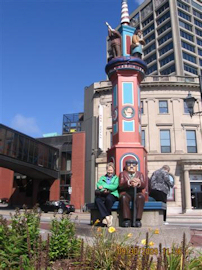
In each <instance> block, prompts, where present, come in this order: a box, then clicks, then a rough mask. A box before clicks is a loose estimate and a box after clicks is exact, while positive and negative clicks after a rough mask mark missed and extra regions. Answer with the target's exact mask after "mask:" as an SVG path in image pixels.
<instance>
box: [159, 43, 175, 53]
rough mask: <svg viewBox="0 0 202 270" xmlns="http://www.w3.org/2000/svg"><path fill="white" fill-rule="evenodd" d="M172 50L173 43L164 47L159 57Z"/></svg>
mask: <svg viewBox="0 0 202 270" xmlns="http://www.w3.org/2000/svg"><path fill="white" fill-rule="evenodd" d="M171 49H173V43H172V42H171V43H169V44H168V45H166V46H165V47H163V48H162V49H160V50H159V55H160V56H161V55H163V54H164V53H166V52H168V51H170V50H171Z"/></svg>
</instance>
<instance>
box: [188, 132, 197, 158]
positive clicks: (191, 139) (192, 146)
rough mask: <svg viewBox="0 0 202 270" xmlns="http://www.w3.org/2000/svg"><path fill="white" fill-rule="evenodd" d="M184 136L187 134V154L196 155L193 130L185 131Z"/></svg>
mask: <svg viewBox="0 0 202 270" xmlns="http://www.w3.org/2000/svg"><path fill="white" fill-rule="evenodd" d="M186 134H187V153H197V147H196V132H195V130H187V131H186Z"/></svg>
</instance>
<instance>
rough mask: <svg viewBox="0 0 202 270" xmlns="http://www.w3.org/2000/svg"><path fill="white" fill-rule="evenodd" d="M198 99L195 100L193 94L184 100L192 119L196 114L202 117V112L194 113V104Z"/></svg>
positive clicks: (189, 94)
mask: <svg viewBox="0 0 202 270" xmlns="http://www.w3.org/2000/svg"><path fill="white" fill-rule="evenodd" d="M196 100H197V99H195V98H194V97H192V95H191V93H190V92H189V93H188V96H187V97H186V98H184V101H185V103H186V105H187V108H188V111H189V114H190V116H191V117H192V116H193V115H195V114H199V115H202V111H200V112H194V104H195V102H196Z"/></svg>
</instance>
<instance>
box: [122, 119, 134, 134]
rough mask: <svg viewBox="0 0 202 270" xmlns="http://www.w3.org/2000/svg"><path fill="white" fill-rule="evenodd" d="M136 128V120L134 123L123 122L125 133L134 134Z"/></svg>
mask: <svg viewBox="0 0 202 270" xmlns="http://www.w3.org/2000/svg"><path fill="white" fill-rule="evenodd" d="M134 130H135V128H134V120H132V121H123V131H125V132H133V131H134Z"/></svg>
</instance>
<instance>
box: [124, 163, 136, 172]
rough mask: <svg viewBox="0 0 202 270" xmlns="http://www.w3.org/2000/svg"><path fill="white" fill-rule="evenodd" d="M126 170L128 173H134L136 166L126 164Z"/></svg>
mask: <svg viewBox="0 0 202 270" xmlns="http://www.w3.org/2000/svg"><path fill="white" fill-rule="evenodd" d="M126 169H127V171H128V172H129V173H131V174H132V173H135V172H136V171H137V165H136V164H132V163H131V164H127V166H126Z"/></svg>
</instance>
